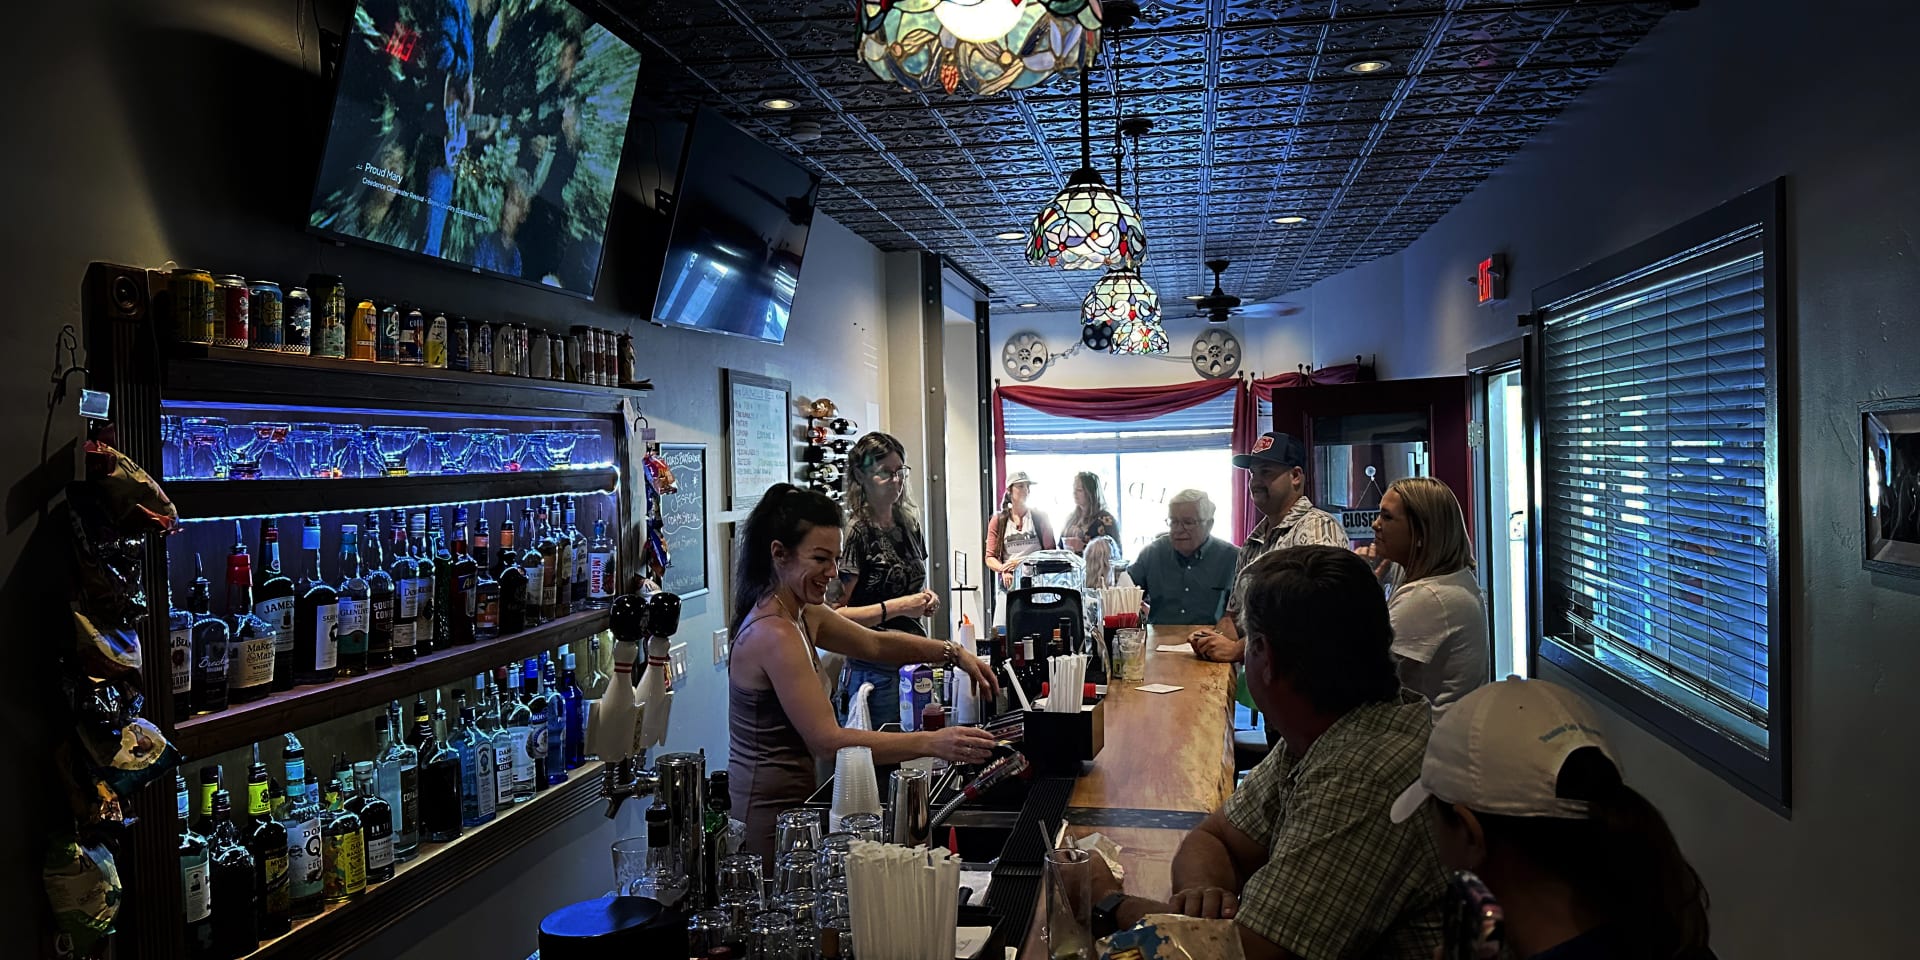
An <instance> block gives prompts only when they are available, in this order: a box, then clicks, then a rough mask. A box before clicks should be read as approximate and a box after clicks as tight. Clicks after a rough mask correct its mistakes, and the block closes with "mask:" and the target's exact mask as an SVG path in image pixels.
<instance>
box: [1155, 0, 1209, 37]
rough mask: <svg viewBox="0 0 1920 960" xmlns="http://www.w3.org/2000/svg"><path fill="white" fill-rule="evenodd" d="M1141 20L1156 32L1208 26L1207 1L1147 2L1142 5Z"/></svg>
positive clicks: (1163, 0) (1161, 0)
mask: <svg viewBox="0 0 1920 960" xmlns="http://www.w3.org/2000/svg"><path fill="white" fill-rule="evenodd" d="M1140 20H1141V21H1142V23H1143V25H1144V26H1147V27H1151V28H1153V29H1156V30H1166V29H1172V28H1179V27H1204V26H1206V25H1207V5H1206V2H1205V0H1147V2H1145V3H1142V4H1141V5H1140Z"/></svg>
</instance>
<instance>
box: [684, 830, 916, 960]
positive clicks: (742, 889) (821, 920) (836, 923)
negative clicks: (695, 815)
mask: <svg viewBox="0 0 1920 960" xmlns="http://www.w3.org/2000/svg"><path fill="white" fill-rule="evenodd" d="M821 818H822V811H819V810H789V811H787V812H786V813H783V814H781V815H780V817H779V819H778V820H777V821H775V824H774V858H773V864H774V868H773V876H772V877H771V878H767V877H763V876H762V873H761V858H760V856H759V854H752V853H742V854H736V855H734V856H731V857H726V858H724V859H722V860H721V861H720V863H719V866H718V868H717V870H716V883H717V885H718V889H717V890H716V891H715V896H716V902H717V903H718V906H717V907H715V908H714V909H711V910H704V911H701V912H700V913H697V914H695V915H694V916H693V918H692V919H691V920H689V921H688V924H687V934H688V939H689V941H690V946H691V947H692V948H693V951H694V953H695V954H698V955H705V953H706V951H708V950H710V949H712V948H714V947H718V946H721V945H723V944H727V943H745V944H746V945H747V956H748V957H749V958H750V960H789V958H791V960H803V958H807V957H812V956H814V955H815V951H816V950H817V948H818V946H819V942H820V937H821V935H822V931H825V930H828V929H832V930H834V931H836V932H837V934H838V936H839V939H840V950H841V954H842V956H853V955H854V950H855V946H856V945H855V944H854V943H853V923H852V919H851V918H852V916H853V909H852V906H851V905H850V904H849V903H848V900H847V857H848V855H849V854H850V853H851V851H852V847H853V841H855V840H873V841H876V842H877V841H879V840H880V839H881V824H882V823H883V821H882V819H881V817H880V815H878V814H872V813H868V814H855V815H853V816H849V817H845V818H843V819H842V820H841V822H840V826H841V830H840V832H837V833H828V834H825V835H822V833H821ZM769 880H770V881H771V884H770V885H769Z"/></svg>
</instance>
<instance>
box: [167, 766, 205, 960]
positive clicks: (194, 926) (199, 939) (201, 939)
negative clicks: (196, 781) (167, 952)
mask: <svg viewBox="0 0 1920 960" xmlns="http://www.w3.org/2000/svg"><path fill="white" fill-rule="evenodd" d="M173 782H174V786H175V787H176V791H175V792H176V794H177V796H176V800H177V806H178V807H179V811H178V819H179V821H180V845H179V847H178V850H179V853H178V856H179V860H180V907H181V912H182V914H183V915H184V916H185V921H186V942H187V955H188V956H190V957H195V958H201V957H212V956H214V949H213V910H212V907H213V897H212V889H211V877H210V876H209V875H208V866H209V864H208V851H207V840H206V838H205V837H203V836H201V835H200V833H199V832H198V831H196V830H194V829H193V825H192V823H191V822H189V819H188V804H189V797H190V795H189V794H188V792H187V779H186V778H185V777H183V776H180V775H179V774H174V777H173Z"/></svg>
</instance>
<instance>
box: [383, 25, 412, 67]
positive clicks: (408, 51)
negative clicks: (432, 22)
mask: <svg viewBox="0 0 1920 960" xmlns="http://www.w3.org/2000/svg"><path fill="white" fill-rule="evenodd" d="M419 42H420V32H419V31H418V30H415V29H413V28H412V27H410V26H408V25H407V24H405V23H401V22H395V23H394V25H393V32H392V33H390V34H387V53H388V54H390V55H392V57H393V58H394V59H396V60H399V61H400V62H401V63H405V62H407V61H409V60H412V59H413V48H414V46H415V45H417V44H418V43H419Z"/></svg>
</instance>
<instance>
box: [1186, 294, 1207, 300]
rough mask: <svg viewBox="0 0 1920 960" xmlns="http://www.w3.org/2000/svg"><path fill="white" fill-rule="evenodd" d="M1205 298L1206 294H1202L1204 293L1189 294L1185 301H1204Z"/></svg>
mask: <svg viewBox="0 0 1920 960" xmlns="http://www.w3.org/2000/svg"><path fill="white" fill-rule="evenodd" d="M1206 298H1207V295H1206V294H1204V293H1189V294H1187V299H1188V300H1205V299H1206Z"/></svg>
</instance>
